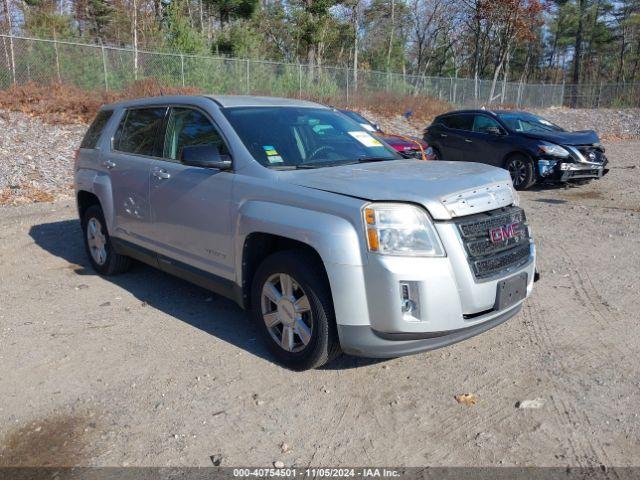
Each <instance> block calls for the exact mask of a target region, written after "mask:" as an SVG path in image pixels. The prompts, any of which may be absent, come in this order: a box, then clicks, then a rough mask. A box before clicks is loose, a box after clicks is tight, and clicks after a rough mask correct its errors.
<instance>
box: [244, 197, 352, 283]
mask: <svg viewBox="0 0 640 480" xmlns="http://www.w3.org/2000/svg"><path fill="white" fill-rule="evenodd" d="M251 233H270V234H273V235H279V236H281V237H286V238H290V239H292V240H297V241H299V242H303V243H306V244H307V245H309V246H311V247H313V248H314V249H315V250H316V251H317V252H318V254H319V255H320V258H321V259H322V261H323V262H324V263H325V265H326V264H327V263H334V264H342V265H352V266H361V265H363V261H362V255H361V249H360V242H359V239H358V233H357V232H356V230H355V228H354V227H353V225H352V224H351V223H350V222H349V221H348V220H346V219H344V218H341V217H338V216H335V215H331V214H328V213H324V212H317V211H309V210H308V209H306V208H299V207H295V206H291V205H284V204H280V203H273V202H266V201H252V200H249V201H247V202H245V203H243V204H242V205H241V207H240V209H239V212H238V218H237V224H236V242H237V243H236V246H235V247H236V250H235V251H236V252H242V247H243V245H244V242H245V239H246V237H247V236H248V235H249V234H251ZM236 269H237V270H236V271H238V272H241V271H242V256H241V255H237V258H236Z"/></svg>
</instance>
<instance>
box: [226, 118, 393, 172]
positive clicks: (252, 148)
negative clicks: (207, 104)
mask: <svg viewBox="0 0 640 480" xmlns="http://www.w3.org/2000/svg"><path fill="white" fill-rule="evenodd" d="M222 112H223V114H224V116H225V117H226V118H227V120H228V121H229V123H230V124H231V126H232V127H233V129H234V130H235V131H236V133H237V134H238V136H239V137H240V139H241V140H242V142H243V143H244V145H245V147H247V149H248V150H249V152H251V155H253V158H255V159H256V160H257V161H258V162H260V164H262V165H264V166H265V167H269V168H317V167H330V166H335V165H343V164H345V163H360V162H368V161H382V160H396V159H400V158H402V157H400V156H399V155H398V154H397V153H395V151H394V150H393V149H391V148H390V147H388V146H386V145H385V144H383V143H382V142H380V141H379V140H378V139H376V138H374V137H373V136H371V135H370V134H369V132H367V131H366V130H364V129H363V128H362V127H361V126H360V125H359V124H358V123H356V122H354V121H353V120H351V119H349V118H347V117H345V116H344V115H341V114H339V113H337V112H335V111H333V110H330V109H326V108H305V107H234V108H226V109H223V110H222Z"/></svg>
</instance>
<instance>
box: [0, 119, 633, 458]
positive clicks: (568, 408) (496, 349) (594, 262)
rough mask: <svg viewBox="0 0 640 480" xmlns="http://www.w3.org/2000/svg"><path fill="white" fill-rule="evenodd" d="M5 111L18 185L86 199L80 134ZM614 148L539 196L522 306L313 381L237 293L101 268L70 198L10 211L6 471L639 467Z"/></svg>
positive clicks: (620, 188)
mask: <svg viewBox="0 0 640 480" xmlns="http://www.w3.org/2000/svg"><path fill="white" fill-rule="evenodd" d="M7 118H8V120H7ZM2 121H3V122H5V123H3V124H2V125H0V138H1V139H2V147H1V148H2V161H1V162H0V168H2V170H1V171H0V174H1V175H0V178H1V181H2V182H3V183H2V185H3V188H11V186H12V185H14V184H15V185H28V186H29V187H30V188H31V187H33V188H43V189H46V191H51V192H56V194H58V193H57V192H62V193H63V194H66V193H68V190H67V185H68V184H69V182H70V177H69V174H68V172H70V169H71V166H70V165H71V158H72V150H73V148H74V147H75V145H76V144H77V142H78V139H79V136H80V133H81V131H82V127H81V126H70V127H62V126H55V127H53V126H47V125H43V124H41V123H39V122H38V121H35V120H31V119H25V118H21V117H19V116H14V114H5V115H4V119H3V120H2ZM18 139H20V141H18ZM607 148H608V155H609V157H610V158H611V167H612V170H611V173H610V174H609V175H608V176H606V177H604V178H603V179H601V180H599V181H596V182H592V183H591V184H589V185H584V186H581V187H574V188H551V187H539V188H536V189H534V190H532V191H529V192H524V193H523V194H522V195H521V198H522V205H523V207H524V208H525V209H526V211H527V215H528V218H529V221H530V223H531V226H532V228H533V232H534V236H535V238H536V245H537V248H538V253H539V257H538V265H539V269H540V271H541V273H542V279H541V281H540V282H538V283H537V284H536V287H535V290H534V293H533V295H532V297H531V298H530V299H528V300H527V302H526V303H525V308H524V310H523V312H522V313H521V314H520V315H518V316H517V317H515V318H513V319H511V320H510V321H509V322H507V323H505V324H504V325H501V326H499V327H497V328H496V329H494V330H491V331H489V332H486V333H484V334H482V335H480V336H477V337H474V338H472V339H469V340H467V341H465V342H462V343H459V344H456V345H453V346H451V347H448V348H445V349H441V350H436V351H433V352H430V353H425V354H420V355H415V356H411V357H404V358H399V359H395V360H388V361H369V360H364V359H356V358H351V357H343V358H341V359H339V360H337V361H336V362H334V363H333V364H331V365H329V366H327V367H326V368H324V369H321V370H314V371H309V372H301V373H295V372H291V371H288V370H285V369H283V368H281V367H279V366H278V365H277V364H275V363H274V362H273V361H272V358H271V357H270V356H269V354H268V352H267V351H266V349H265V348H264V347H263V346H262V343H261V342H260V339H259V338H258V331H257V329H256V328H255V327H254V326H253V324H252V323H251V321H250V319H249V317H248V315H247V314H246V313H244V312H243V311H241V310H240V309H239V308H238V307H236V306H235V304H233V303H232V302H230V301H227V300H225V299H222V298H220V297H218V296H215V295H212V294H211V293H209V292H207V291H205V290H202V289H200V288H198V287H195V286H193V285H191V284H188V283H186V282H184V281H181V280H178V279H176V278H173V277H171V276H169V275H166V274H163V273H160V272H158V271H156V270H154V269H152V268H149V267H145V266H141V265H137V266H135V267H134V268H133V270H132V271H131V272H129V273H127V274H124V275H121V276H118V277H112V278H108V279H107V278H102V277H99V276H97V275H95V273H94V272H93V271H92V270H91V268H90V266H89V263H88V261H87V259H86V256H85V253H84V250H83V245H82V240H81V232H80V227H79V224H78V221H77V218H76V212H75V207H74V204H73V201H72V200H71V199H70V198H69V197H67V198H63V199H61V200H58V201H56V202H54V203H38V204H28V205H21V206H5V207H0V365H2V368H0V398H1V401H0V466H2V465H109V466H116V465H129V466H131V465H145V466H150V465H155V466H177V465H189V466H207V465H212V464H213V462H216V463H219V464H221V465H222V466H234V465H235V466H237V465H261V466H270V465H273V464H274V463H275V462H282V464H284V465H285V466H308V465H313V466H320V465H322V466H336V465H408V466H411V465H416V466H419V465H432V466H437V465H446V466H452V465H469V466H472V465H491V466H505V465H517V466H526V465H536V466H562V467H564V466H588V467H597V468H600V466H601V465H602V466H612V465H618V466H625V465H629V466H631V465H636V466H637V465H638V464H640V444H639V443H638V438H640V421H639V417H638V415H639V413H638V391H639V389H640V373H639V372H640V309H639V308H640V307H639V305H640V301H639V300H640V281H639V280H638V272H639V271H640V175H639V174H640V160H639V159H640V141H619V142H614V143H609V144H607ZM28 156H31V157H32V158H31V159H30V158H28ZM56 159H59V160H58V161H56ZM63 172H67V173H66V175H65V174H64V173H63ZM9 175H10V176H9ZM5 185H6V186H7V187H4V186H5ZM15 190H22V188H19V189H15ZM11 198H20V197H11ZM26 200H29V198H28V197H27V198H26ZM462 394H470V395H469V396H466V397H465V396H460V395H462ZM456 396H458V399H459V400H460V402H461V403H458V401H456V398H455V397H456ZM278 465H280V463H278Z"/></svg>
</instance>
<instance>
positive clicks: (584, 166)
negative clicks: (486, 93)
mask: <svg viewBox="0 0 640 480" xmlns="http://www.w3.org/2000/svg"><path fill="white" fill-rule="evenodd" d="M424 139H425V141H426V142H428V143H429V145H431V146H432V147H433V151H434V154H435V156H436V157H437V158H438V159H439V160H462V161H468V162H481V163H487V164H489V165H494V166H497V167H502V168H505V169H507V170H509V172H510V173H511V178H512V179H513V185H514V187H515V188H516V189H518V190H524V189H527V188H529V187H531V186H532V185H533V184H534V183H536V182H537V181H542V180H545V181H555V182H567V181H581V182H584V181H588V180H589V179H592V178H600V177H602V176H603V175H605V174H606V173H607V172H608V171H609V170H608V169H607V168H605V166H606V165H607V157H606V156H605V154H604V147H603V146H602V145H601V144H600V140H599V138H598V135H596V133H595V132H594V131H593V130H587V131H581V132H567V131H566V130H564V129H562V128H561V127H559V126H558V125H555V124H553V123H551V122H550V121H548V120H545V119H544V118H541V117H538V116H536V115H533V114H531V113H527V112H516V111H490V110H459V111H455V112H449V113H445V114H444V115H440V116H438V117H436V118H435V119H434V121H433V123H432V124H431V125H430V126H429V127H427V128H426V130H425V131H424Z"/></svg>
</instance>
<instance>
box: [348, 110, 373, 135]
mask: <svg viewBox="0 0 640 480" xmlns="http://www.w3.org/2000/svg"><path fill="white" fill-rule="evenodd" d="M340 112H341V113H344V114H345V115H346V116H347V117H349V118H351V119H353V120H355V121H356V122H358V123H359V124H360V126H361V127H362V128H364V129H365V130H367V131H369V132H375V131H376V126H375V125H374V124H373V123H371V122H370V121H369V120H367V119H366V118H364V117H363V116H362V115H360V114H359V113H356V112H354V111H353V110H340Z"/></svg>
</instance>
